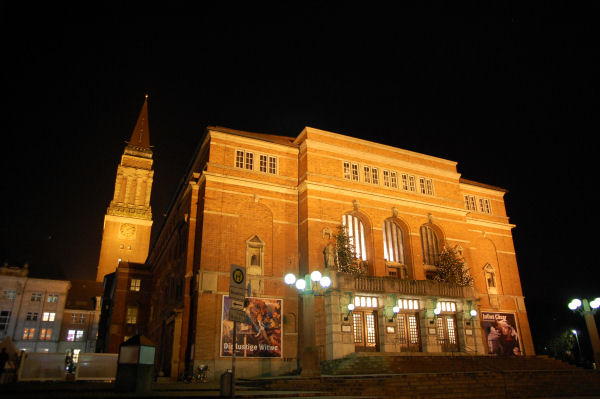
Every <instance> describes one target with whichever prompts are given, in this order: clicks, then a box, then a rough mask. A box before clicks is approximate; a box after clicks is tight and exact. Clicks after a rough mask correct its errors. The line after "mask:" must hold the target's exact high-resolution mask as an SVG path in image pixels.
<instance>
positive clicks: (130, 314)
mask: <svg viewBox="0 0 600 399" xmlns="http://www.w3.org/2000/svg"><path fill="white" fill-rule="evenodd" d="M137 315H138V308H137V307H135V306H128V307H127V324H136V323H137Z"/></svg>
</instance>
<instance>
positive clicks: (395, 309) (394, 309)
mask: <svg viewBox="0 0 600 399" xmlns="http://www.w3.org/2000/svg"><path fill="white" fill-rule="evenodd" d="M392 310H393V311H394V313H398V312H399V311H400V306H394V307H393V308H392Z"/></svg>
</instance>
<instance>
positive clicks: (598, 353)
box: [567, 298, 600, 365]
mask: <svg viewBox="0 0 600 399" xmlns="http://www.w3.org/2000/svg"><path fill="white" fill-rule="evenodd" d="M567 306H568V307H569V309H571V310H572V311H574V312H577V313H579V314H581V315H582V316H583V318H584V320H585V324H586V327H587V330H588V334H589V336H590V341H591V342H592V350H593V351H594V362H595V363H596V365H600V337H599V336H598V329H597V328H596V321H595V320H594V313H596V311H597V310H598V308H600V298H596V299H594V300H592V301H588V300H587V299H578V298H575V299H573V300H572V301H571V302H569V304H568V305H567ZM575 336H576V337H577V334H576V333H575ZM577 345H579V338H577ZM580 353H581V352H580Z"/></svg>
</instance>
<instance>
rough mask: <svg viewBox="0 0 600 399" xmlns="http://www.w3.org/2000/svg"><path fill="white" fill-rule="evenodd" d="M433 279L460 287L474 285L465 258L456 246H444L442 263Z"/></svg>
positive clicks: (441, 255) (441, 256)
mask: <svg viewBox="0 0 600 399" xmlns="http://www.w3.org/2000/svg"><path fill="white" fill-rule="evenodd" d="M433 279H434V280H435V281H441V282H444V283H450V284H454V285H458V286H460V287H466V286H471V285H473V277H471V274H470V273H469V269H468V268H467V267H466V264H465V260H464V259H463V257H462V256H461V255H460V254H459V253H458V250H457V248H456V247H454V248H448V247H444V249H442V251H441V252H440V263H439V265H438V267H437V271H436V273H435V275H434V278H433Z"/></svg>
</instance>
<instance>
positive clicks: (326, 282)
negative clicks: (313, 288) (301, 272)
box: [321, 276, 331, 288]
mask: <svg viewBox="0 0 600 399" xmlns="http://www.w3.org/2000/svg"><path fill="white" fill-rule="evenodd" d="M330 285H331V279H330V278H329V277H327V276H323V277H322V278H321V287H323V288H327V287H329V286H330Z"/></svg>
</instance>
